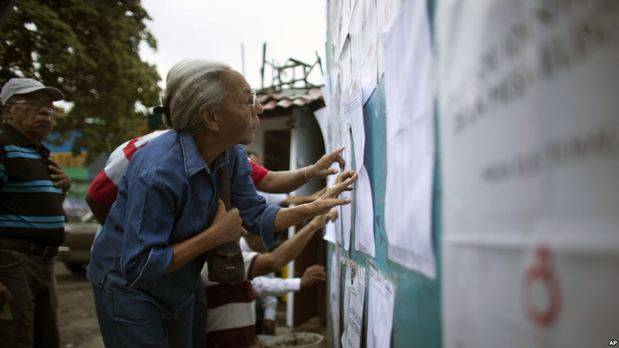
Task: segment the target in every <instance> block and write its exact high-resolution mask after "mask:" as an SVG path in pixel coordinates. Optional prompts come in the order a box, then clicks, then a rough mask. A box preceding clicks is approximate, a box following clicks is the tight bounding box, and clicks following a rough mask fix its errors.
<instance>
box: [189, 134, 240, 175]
mask: <svg viewBox="0 0 619 348" xmlns="http://www.w3.org/2000/svg"><path fill="white" fill-rule="evenodd" d="M179 136H180V138H179V142H180V146H181V152H182V154H183V165H184V166H185V175H187V176H192V175H194V174H196V173H197V172H199V171H201V170H203V169H205V170H206V171H207V172H208V173H209V174H212V173H214V172H216V171H217V170H219V168H221V167H223V166H224V165H227V164H228V156H227V154H228V151H225V152H224V153H222V154H221V155H219V156H218V157H217V158H216V159H215V162H214V163H213V170H211V168H209V166H208V164H206V162H204V159H203V158H202V156H201V155H200V152H199V151H198V147H197V146H196V142H195V140H193V136H192V135H191V134H190V133H188V132H181V133H179Z"/></svg>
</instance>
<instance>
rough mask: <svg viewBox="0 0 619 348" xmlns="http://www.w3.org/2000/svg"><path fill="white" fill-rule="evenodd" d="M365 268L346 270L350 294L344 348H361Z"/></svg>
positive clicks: (347, 287) (343, 337) (348, 268)
mask: <svg viewBox="0 0 619 348" xmlns="http://www.w3.org/2000/svg"><path fill="white" fill-rule="evenodd" d="M365 282H366V275H365V268H362V267H358V266H353V267H350V266H349V267H347V268H346V284H345V290H344V291H346V293H347V294H348V308H347V311H346V313H345V315H346V321H345V324H346V327H345V329H344V335H343V336H342V346H343V347H346V348H359V347H360V346H361V331H362V329H363V302H364V297H365Z"/></svg>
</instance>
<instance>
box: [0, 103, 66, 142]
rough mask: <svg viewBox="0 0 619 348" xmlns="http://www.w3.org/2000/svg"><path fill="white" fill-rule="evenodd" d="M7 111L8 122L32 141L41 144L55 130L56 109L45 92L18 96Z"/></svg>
mask: <svg viewBox="0 0 619 348" xmlns="http://www.w3.org/2000/svg"><path fill="white" fill-rule="evenodd" d="M6 110H7V113H6V120H7V122H8V123H9V124H10V125H11V126H13V127H15V128H16V129H17V130H19V131H20V132H21V133H23V134H24V135H26V136H27V137H29V138H31V139H32V140H35V141H37V142H41V141H42V140H43V138H45V137H46V136H47V135H48V134H49V133H51V131H52V129H53V125H54V114H53V110H54V108H53V104H52V99H51V98H50V97H49V96H48V95H47V94H46V93H45V92H34V93H29V94H23V95H16V96H14V97H13V98H11V101H10V102H9V103H7V109H6Z"/></svg>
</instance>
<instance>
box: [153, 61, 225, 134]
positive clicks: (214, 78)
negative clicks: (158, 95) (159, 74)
mask: <svg viewBox="0 0 619 348" xmlns="http://www.w3.org/2000/svg"><path fill="white" fill-rule="evenodd" d="M227 71H232V68H230V67H229V66H228V65H226V64H223V63H219V62H214V61H208V60H203V59H188V60H183V61H181V62H179V63H176V64H175V65H174V66H173V67H172V68H171V69H170V71H169V72H168V76H167V77H166V91H165V96H164V107H167V108H168V110H169V113H170V115H169V121H170V123H171V124H172V128H173V129H175V130H177V131H186V130H194V131H195V130H197V129H201V128H202V124H201V123H200V119H199V118H198V110H199V109H200V107H202V106H203V105H213V104H217V103H219V102H221V100H222V99H223V98H224V96H225V95H226V92H227V81H226V74H225V72H227Z"/></svg>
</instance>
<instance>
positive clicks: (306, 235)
mask: <svg viewBox="0 0 619 348" xmlns="http://www.w3.org/2000/svg"><path fill="white" fill-rule="evenodd" d="M334 212H335V211H334ZM334 214H337V213H329V214H328V215H320V216H317V217H315V218H313V219H312V221H310V222H309V223H308V224H307V225H305V226H304V227H303V228H302V229H301V230H300V231H299V232H297V233H295V235H294V236H292V238H290V239H288V240H287V241H285V242H284V243H282V245H280V246H279V247H278V248H277V249H275V250H274V251H272V252H270V253H267V254H260V255H258V256H257V257H256V260H255V261H254V266H253V267H252V269H251V274H250V278H254V277H258V276H261V275H265V274H269V273H271V272H275V271H277V270H279V269H281V268H282V267H284V266H285V265H286V264H287V263H288V262H290V261H292V260H294V258H295V257H297V256H298V255H299V253H300V252H301V250H303V248H305V246H306V245H307V243H308V242H309V241H310V240H311V239H312V237H313V236H314V232H316V231H318V230H319V229H321V228H323V227H324V225H325V224H326V223H327V220H329V219H335V216H336V215H334Z"/></svg>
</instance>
